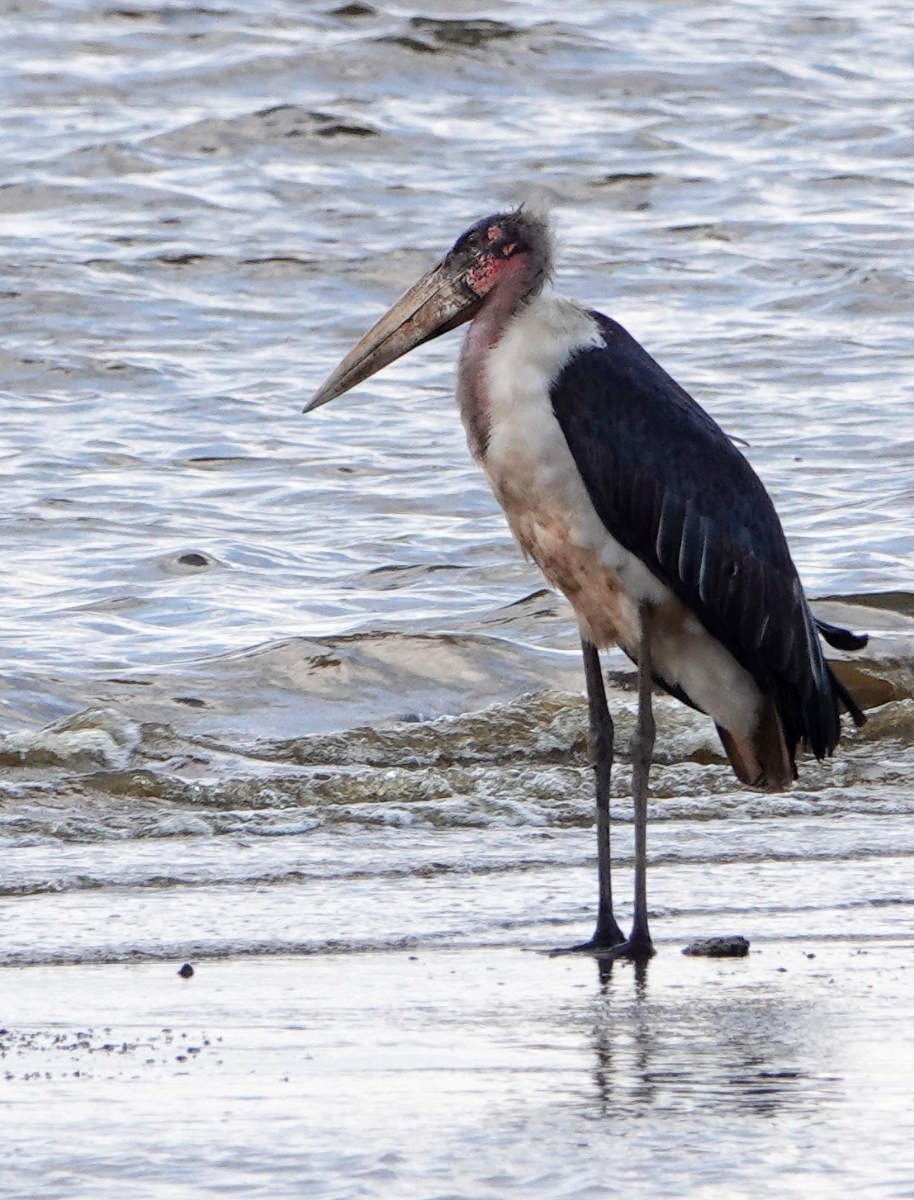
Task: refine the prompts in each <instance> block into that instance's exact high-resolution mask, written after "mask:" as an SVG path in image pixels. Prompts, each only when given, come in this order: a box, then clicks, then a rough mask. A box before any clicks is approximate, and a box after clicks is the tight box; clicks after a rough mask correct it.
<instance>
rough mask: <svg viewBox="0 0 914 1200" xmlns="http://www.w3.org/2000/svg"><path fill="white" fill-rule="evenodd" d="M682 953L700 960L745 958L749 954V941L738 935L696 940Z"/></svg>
mask: <svg viewBox="0 0 914 1200" xmlns="http://www.w3.org/2000/svg"><path fill="white" fill-rule="evenodd" d="M682 952H683V954H693V955H695V956H696V957H699V958H745V957H746V955H747V954H748V953H749V939H748V938H744V937H743V936H742V935H741V934H738V933H737V934H733V935H732V936H730V937H709V938H696V939H695V941H694V942H689V944H688V946H686V947H685V948H684V949H683V951H682Z"/></svg>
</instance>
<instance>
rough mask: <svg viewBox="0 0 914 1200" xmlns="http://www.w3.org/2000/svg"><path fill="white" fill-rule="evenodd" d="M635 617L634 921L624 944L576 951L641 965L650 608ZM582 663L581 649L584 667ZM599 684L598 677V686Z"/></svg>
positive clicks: (650, 741)
mask: <svg viewBox="0 0 914 1200" xmlns="http://www.w3.org/2000/svg"><path fill="white" fill-rule="evenodd" d="M639 616H640V618H641V640H640V643H639V646H638V719H637V721H636V723H635V732H634V734H633V735H632V743H631V753H632V807H633V809H634V819H635V914H634V920H633V922H632V931H631V933H630V934H629V936H628V939H627V940H626V941H623V942H620V943H618V944H612V943H609V944H607V945H606V947H605V949H601V948H600V947H599V946H597V945H589V946H582V947H580V949H582V950H587V949H593V950H594V951H596V952H597V953H599V954H600V958H601V959H604V960H607V961H611V960H612V959H616V958H630V959H633V960H634V961H635V962H636V963H645V962H647V960H648V959H649V958H650V957H651V956H652V955H653V953H654V943H653V942H652V941H651V935H650V930H649V929H648V923H647V784H648V779H649V777H650V772H651V756H652V755H653V752H654V714H653V711H652V709H651V684H652V680H651V609H650V607H649V606H648V605H647V604H642V605H641V607H640V609H639ZM594 653H596V652H594ZM586 661H587V654H586V650H585V664H586ZM602 682H603V681H602V678H601V680H600V686H601V687H602ZM604 703H605V697H604ZM607 849H608V846H607ZM595 936H596V935H595Z"/></svg>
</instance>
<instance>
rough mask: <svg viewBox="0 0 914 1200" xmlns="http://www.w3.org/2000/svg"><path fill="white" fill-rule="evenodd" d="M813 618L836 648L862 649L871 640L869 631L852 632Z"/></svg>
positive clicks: (830, 644)
mask: <svg viewBox="0 0 914 1200" xmlns="http://www.w3.org/2000/svg"><path fill="white" fill-rule="evenodd" d="M813 620H814V621H815V623H816V629H818V631H819V633H820V634H821V635H822V637H824V638H825V640H826V642H828V644H829V646H834V648H835V649H836V650H862V649H863V647H864V646H865V645H866V644H867V642H868V641H869V640H870V638H869V634H867V633H851V631H850V630H849V629H842V628H841V626H840V625H831V624H829V622H828V621H822V620H820V618H819V617H814V618H813ZM848 712H850V709H848Z"/></svg>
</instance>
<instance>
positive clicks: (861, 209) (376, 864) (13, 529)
mask: <svg viewBox="0 0 914 1200" xmlns="http://www.w3.org/2000/svg"><path fill="white" fill-rule="evenodd" d="M912 46H914V18H912V16H911V13H910V11H909V9H908V8H907V7H906V6H904V5H901V4H900V3H896V2H892V3H882V4H874V5H867V6H862V5H859V4H856V3H851V2H850V0H837V2H836V3H832V4H831V5H829V6H824V5H821V4H818V3H815V2H810V3H797V4H786V3H766V4H762V3H760V2H759V0H755V2H745V3H735V4H730V5H727V6H720V5H715V4H710V3H706V2H704V0H694V2H691V3H680V2H677V3H639V4H634V3H631V4H629V3H621V4H615V5H613V6H611V12H609V11H608V10H607V7H606V6H605V5H601V4H598V3H596V2H595V0H582V2H581V3H578V4H577V5H575V6H574V7H573V8H570V9H563V10H560V11H558V12H557V11H556V10H554V9H553V8H550V7H548V6H545V5H542V4H539V3H535V2H534V3H524V4H521V3H510V2H509V3H506V4H503V5H502V6H500V7H498V8H493V7H491V6H486V5H485V4H482V5H471V4H469V3H466V2H465V0H451V2H450V3H448V4H443V3H440V4H439V3H436V2H434V0H433V2H430V3H426V4H424V5H423V6H422V7H421V8H420V7H416V6H415V5H409V4H399V5H386V4H375V3H362V2H361V0H359V2H358V3H347V4H342V3H341V4H334V3H329V4H327V5H315V4H310V3H309V4H300V3H294V4H293V3H285V2H283V0H272V2H269V3H263V4H258V5H238V4H235V3H233V0H227V2H226V3H220V4H219V5H218V6H212V7H192V6H189V5H182V4H173V5H169V4H146V3H138V4H132V5H129V6H116V5H115V6H102V5H97V4H94V3H92V0H85V2H83V3H79V4H76V3H72V4H71V3H65V2H63V0H48V2H47V3H36V2H30V0H22V2H21V3H18V4H16V5H15V6H11V5H7V6H6V7H5V8H4V9H3V12H2V14H0V78H2V81H3V91H4V101H5V103H4V131H3V137H2V139H0V314H2V323H3V339H2V342H0V390H2V401H3V414H4V416H3V422H2V428H0V471H2V476H0V478H2V484H0V489H2V490H0V495H2V504H0V522H2V525H0V530H2V532H0V539H2V546H3V549H4V558H5V564H6V569H5V571H4V575H3V586H2V588H0V675H2V690H0V843H2V847H3V850H2V853H3V863H4V866H3V870H2V872H0V909H2V927H0V964H3V966H4V971H3V981H2V982H3V984H4V996H5V1004H4V1011H3V1013H0V1020H2V1022H3V1023H4V1028H3V1030H2V1031H0V1055H2V1064H3V1067H4V1078H5V1087H6V1089H7V1093H6V1094H7V1098H8V1099H9V1100H10V1101H11V1102H14V1103H15V1105H16V1106H17V1107H16V1108H15V1109H14V1112H15V1113H17V1114H18V1115H19V1118H20V1119H19V1120H16V1121H15V1122H14V1124H15V1135H14V1142H15V1149H16V1155H17V1157H16V1165H15V1166H14V1167H9V1168H7V1167H4V1166H0V1179H2V1180H3V1182H4V1188H5V1191H4V1194H8V1195H10V1196H20V1195H21V1196H28V1197H30V1200H31V1198H32V1197H35V1198H41V1200H49V1198H51V1197H58V1196H60V1197H64V1196H65V1197H67V1198H68V1200H69V1198H71V1197H75V1196H87V1197H92V1198H93V1200H98V1198H100V1197H107V1196H109V1195H110V1196H115V1195H117V1196H119V1195H122V1194H123V1192H124V1189H125V1188H127V1187H129V1189H130V1191H131V1194H132V1195H135V1196H137V1197H143V1196H149V1197H154V1198H156V1200H159V1198H161V1197H166V1196H176V1197H186V1196H189V1195H198V1194H199V1195H208V1194H210V1193H212V1194H219V1195H224V1194H226V1193H227V1191H229V1190H232V1191H234V1193H235V1194H238V1195H244V1196H252V1197H253V1196H265V1197H270V1198H271V1200H276V1198H277V1197H283V1196H287V1195H288V1196H293V1195H294V1196H299V1195H301V1194H302V1191H303V1189H304V1190H305V1191H307V1193H308V1194H309V1195H314V1196H326V1197H331V1196H343V1197H346V1198H347V1200H348V1198H349V1197H355V1196H366V1197H375V1196H378V1197H380V1196H383V1197H400V1196H404V1197H406V1196H410V1197H412V1196H416V1197H423V1198H425V1197H428V1198H430V1197H432V1196H435V1197H439V1196H440V1197H444V1196H448V1197H452V1196H453V1197H458V1196H459V1197H461V1198H465V1200H471V1198H472V1200H480V1198H482V1197H489V1196H492V1197H500V1196H504V1195H506V1194H518V1195H524V1196H530V1197H538V1198H539V1197H542V1198H543V1200H546V1198H554V1197H568V1198H569V1200H570V1198H572V1197H574V1198H575V1200H583V1198H585V1197H596V1196H601V1197H602V1196H604V1195H607V1194H614V1193H616V1192H618V1194H624V1195H645V1196H652V1195H657V1196H661V1195H662V1196H674V1195H689V1196H702V1197H704V1196H707V1197H717V1196H732V1195H746V1196H750V1195H758V1194H759V1193H760V1192H761V1191H762V1190H763V1189H764V1190H767V1191H771V1192H772V1193H773V1194H776V1195H798V1196H799V1195H803V1196H809V1195H835V1196H842V1195H847V1193H848V1192H849V1191H850V1190H851V1189H853V1188H862V1189H864V1190H865V1191H866V1192H867V1194H868V1195H872V1196H880V1197H881V1196H903V1195H910V1194H911V1191H910V1188H911V1184H910V1180H911V1178H912V1177H914V1163H912V1161H911V1154H910V1150H909V1146H910V1145H911V1144H914V1129H912V1128H911V1118H910V1115H909V1114H908V1109H909V1104H908V1100H907V1091H906V1088H908V1087H909V1085H908V1083H907V1082H906V1081H907V1080H909V1079H910V1072H911V1069H912V1064H914V1039H912V1037H911V1033H910V1030H911V1029H912V1028H914V994H912V990H911V981H910V978H909V974H910V967H911V951H912V948H914V940H912V937H911V913H912V905H914V889H912V884H911V869H912V862H914V790H912V786H911V779H912V773H914V517H912V507H914V471H912V466H911V464H912V459H914V435H912V429H914V424H912V417H911V411H912V398H914V394H912V383H911V379H912V357H914V353H912V352H914V333H912V323H911V312H912V300H914V286H912V282H914V250H912V245H911V229H912V228H914V168H912V165H911V164H912V162H914V99H912V97H914V52H912V49H911V47H912ZM529 196H535V197H537V198H538V199H539V200H540V201H543V200H545V201H546V202H548V203H550V204H551V205H552V207H553V209H554V219H555V224H556V228H557V231H558V238H559V255H558V269H557V277H556V287H557V289H558V290H559V291H561V292H564V293H566V294H569V295H572V296H575V297H577V298H579V299H581V300H584V301H586V302H587V303H588V304H590V305H593V306H595V307H597V308H599V309H601V310H602V311H604V312H607V313H610V314H611V315H613V316H614V317H616V318H617V319H619V320H620V321H622V323H623V324H625V325H626V326H627V327H628V328H629V329H630V330H631V331H632V332H633V333H634V334H635V335H636V336H637V337H638V338H639V339H640V340H641V341H642V342H643V343H644V344H645V345H646V346H647V347H648V349H649V350H650V351H651V352H652V353H653V354H654V355H655V356H656V357H657V358H659V359H660V360H661V362H662V363H663V364H664V365H665V366H666V367H667V368H668V369H669V370H670V371H671V372H672V374H674V375H675V376H676V378H677V379H679V380H680V382H681V383H682V384H683V385H684V386H685V387H686V388H687V389H688V390H689V391H691V392H692V393H693V394H694V395H695V396H696V398H698V399H699V400H700V401H701V402H702V403H703V404H704V405H705V406H706V407H707V408H708V409H709V411H711V412H712V414H713V415H714V416H715V417H716V418H717V419H718V420H719V421H720V423H721V424H722V425H723V426H724V428H725V429H727V431H728V432H730V433H731V434H732V435H734V436H736V437H738V438H741V439H743V440H744V441H745V442H747V443H748V448H747V449H746V450H745V453H746V454H747V455H748V457H749V458H750V459H751V461H752V462H753V464H754V465H755V467H756V469H757V470H758V472H759V473H760V474H761V476H762V478H763V479H764V481H765V482H766V484H767V486H768V488H769V490H770V491H771V494H772V496H773V497H774V499H775V502H776V504H777V507H778V509H779V511H780V513H781V515H782V518H783V521H784V524H785V527H786V529H787V532H788V536H789V538H790V541H791V545H792V548H793V551H794V555H795V558H796V561H797V564H798V566H799V568H800V572H801V575H802V577H803V579H804V582H805V583H806V586H807V589H808V591H809V593H810V595H811V596H812V597H813V598H814V600H815V602H816V604H817V606H818V608H817V611H819V612H821V613H822V615H823V616H825V617H826V618H827V619H830V620H835V621H840V622H842V623H847V624H849V625H851V626H852V627H854V628H858V629H863V630H866V631H868V632H869V633H870V634H871V640H870V644H869V646H868V648H867V650H866V651H865V652H863V654H861V655H858V656H856V658H855V660H854V662H849V661H848V662H846V663H844V664H842V665H840V666H839V668H838V669H839V670H840V671H841V672H842V674H843V676H844V677H845V678H846V680H847V681H848V683H849V685H850V686H851V687H852V688H854V690H855V692H856V694H857V695H858V696H859V697H860V699H861V700H862V701H863V702H864V703H865V705H866V706H867V708H868V709H869V711H870V721H869V723H868V724H867V726H866V727H865V728H864V729H863V730H861V731H859V732H854V733H851V734H849V736H848V739H847V741H846V743H845V745H844V747H843V748H842V750H841V752H840V753H839V755H838V756H837V757H836V758H835V759H834V760H833V761H831V762H829V763H825V764H816V763H809V762H804V763H803V764H801V777H800V781H799V783H798V785H797V787H796V788H795V789H794V791H793V792H792V793H790V794H788V795H784V796H760V795H756V794H753V793H749V792H746V791H744V790H741V789H739V788H738V786H737V785H736V782H735V780H734V779H733V777H732V775H731V774H730V772H729V768H727V767H726V766H725V764H724V762H723V760H722V758H721V755H720V750H719V745H718V743H717V741H716V738H715V735H714V732H713V729H711V728H709V726H708V724H707V722H705V721H704V720H703V719H702V718H700V717H698V716H696V715H695V714H692V713H690V712H687V711H686V710H684V709H683V708H681V707H680V706H677V705H676V704H674V703H673V702H670V701H663V700H661V701H659V702H658V706H657V707H658V720H659V724H660V733H661V736H660V741H659V743H658V763H657V767H656V770H655V774H654V797H653V800H652V818H653V823H652V830H651V835H650V848H651V857H652V867H651V883H650V887H651V901H652V910H653V914H654V915H653V920H654V932H655V937H656V940H657V941H658V944H659V946H660V950H661V958H660V960H659V961H658V962H656V963H654V964H652V965H651V966H650V967H649V969H648V973H647V977H646V978H636V976H635V974H634V972H632V971H631V970H629V969H627V968H616V970H615V974H612V973H610V974H609V975H607V974H606V972H605V971H604V972H603V973H602V975H601V973H600V972H599V971H598V969H597V967H596V965H595V964H594V963H592V962H589V961H588V962H585V963H577V962H569V960H567V959H562V960H554V959H548V958H545V957H542V956H540V955H536V954H534V953H531V951H534V950H540V949H543V948H547V947H549V946H552V945H555V944H557V943H559V944H562V943H566V944H567V943H568V942H569V941H571V940H574V939H576V938H580V937H583V936H586V934H587V933H588V932H589V928H590V923H591V920H592V908H593V891H594V881H593V861H592V860H593V844H592V843H593V832H592V828H591V825H592V814H591V799H590V783H589V778H588V768H587V764H586V755H585V718H586V714H585V711H584V709H583V707H582V697H581V686H582V685H581V679H580V673H579V665H578V651H577V641H576V637H575V634H574V629H573V625H572V622H571V620H570V618H569V614H568V611H567V609H566V607H565V605H564V602H563V601H561V600H559V599H558V598H557V597H555V596H553V595H552V594H551V593H548V592H545V591H543V590H542V584H541V580H540V578H539V577H538V575H537V573H536V571H535V569H534V568H533V567H532V566H531V565H530V564H526V563H524V562H523V561H521V560H520V559H519V556H518V554H517V551H516V549H515V547H514V546H513V544H512V542H511V539H510V537H509V535H508V533H507V530H506V527H505V525H504V521H503V518H502V517H501V515H500V513H499V512H498V510H497V507H496V505H495V502H494V500H493V499H492V497H491V495H490V494H489V492H488V489H487V487H486V485H485V483H484V481H483V479H482V478H481V476H480V475H479V473H478V470H477V469H476V468H475V467H474V466H473V464H472V463H471V461H470V459H469V455H468V453H467V450H466V447H465V444H464V437H463V432H462V429H461V428H460V423H459V421H458V419H457V417H456V414H455V411H454V402H453V398H452V385H453V374H454V360H455V358H456V354H457V351H458V346H459V335H457V334H454V335H450V336H449V337H446V338H442V339H441V340H439V341H436V342H434V343H432V344H430V345H429V346H428V347H426V348H424V349H423V350H421V351H420V352H417V353H416V354H414V355H411V356H410V357H409V358H408V359H406V360H404V361H402V362H401V363H399V364H397V365H395V366H394V367H391V368H389V369H388V370H387V371H386V372H384V373H382V374H381V375H380V376H378V377H376V378H374V379H372V380H370V381H368V382H367V383H366V384H364V385H362V386H361V387H360V388H359V389H357V391H356V392H355V393H353V394H352V395H350V396H347V397H345V398H343V399H340V400H339V401H337V402H336V403H335V404H333V405H332V406H330V407H328V408H325V409H322V410H321V411H320V412H318V413H315V414H313V415H309V416H308V417H305V416H303V415H302V414H301V411H300V410H301V407H302V405H303V403H304V402H305V401H306V400H307V398H308V397H309V395H310V394H311V392H312V391H313V390H314V388H315V387H316V386H317V385H318V384H319V383H320V382H321V381H322V380H323V378H324V377H325V376H326V374H327V373H328V372H329V370H330V369H331V368H332V367H333V366H334V365H335V364H336V362H337V361H338V360H339V358H340V357H341V355H342V354H343V353H344V352H345V350H347V349H348V348H349V346H350V345H351V344H352V342H353V340H354V339H355V337H357V336H358V334H360V333H361V332H362V331H363V330H364V329H365V328H366V327H367V325H368V324H370V323H371V322H372V321H373V320H374V319H375V317H377V315H379V313H380V312H381V311H382V310H383V309H384V308H385V307H386V306H387V305H388V304H389V303H390V301H391V300H392V299H393V298H394V297H395V296H396V295H398V294H399V293H400V291H402V290H403V289H404V288H405V287H406V286H407V285H408V284H410V283H411V282H412V281H413V280H414V279H415V278H416V276H417V275H418V274H419V273H420V272H421V271H422V270H424V269H425V268H426V267H427V266H428V265H430V264H431V263H432V262H433V261H434V260H435V259H436V258H437V257H438V256H439V255H440V254H441V252H442V251H443V250H444V249H446V248H447V246H448V245H450V243H451V242H452V241H453V240H454V238H455V237H456V236H457V234H459V233H460V232H461V231H462V229H463V228H465V227H466V226H467V225H468V224H469V223H470V222H471V221H473V220H474V219H476V218H477V217H479V216H481V215H484V214H485V213H487V212H489V211H492V210H493V209H496V208H498V207H502V206H505V205H506V204H513V203H516V202H518V201H519V200H521V199H523V198H525V197H529ZM607 665H608V669H609V672H610V684H611V693H612V697H611V698H612V702H613V707H614V709H615V711H616V713H617V717H618V726H619V742H620V745H621V747H622V748H623V750H624V747H625V744H626V741H627V733H628V730H629V728H630V723H631V715H632V712H633V697H632V693H631V690H630V683H631V681H630V678H629V675H628V668H627V666H626V664H625V662H624V661H623V660H622V659H621V657H617V656H609V657H608V661H607ZM628 781H629V767H628V763H627V761H626V756H625V754H624V753H623V755H622V761H621V762H620V764H619V767H618V770H617V772H616V777H615V797H616V798H614V802H613V812H614V817H615V819H616V826H617V832H618V836H617V838H616V850H617V855H618V860H619V884H618V888H619V894H620V896H621V898H622V910H623V916H624V917H627V916H628V906H627V899H628V896H627V889H628V886H629V866H630V849H631V847H630V826H629V812H628V805H627V803H626V799H625V796H626V792H627V787H628ZM732 932H741V933H743V934H744V935H746V936H747V937H750V938H751V939H752V942H753V951H752V954H751V955H750V958H749V960H747V961H746V962H743V963H728V964H709V963H704V962H702V963H696V962H695V961H694V960H688V959H682V958H681V957H680V956H679V953H678V950H679V947H681V946H682V945H683V944H684V943H685V942H686V941H688V940H689V938H691V937H693V936H696V935H698V934H705V933H732ZM186 959H192V960H193V961H194V963H195V964H196V966H197V973H196V976H195V977H194V978H193V979H191V980H187V981H184V980H179V979H178V978H177V976H176V975H175V973H174V972H175V969H176V968H177V966H179V965H180V964H181V962H182V961H184V960H186ZM179 988H180V989H183V990H177V989H179ZM874 1031H879V1036H876V1035H875V1033H874ZM182 1038H183V1040H184V1041H185V1042H186V1043H187V1044H188V1045H190V1044H191V1043H192V1045H193V1052H192V1053H185V1052H183V1047H182V1046H181V1045H180V1043H181V1041H182ZM188 1039H189V1040H188ZM220 1046H221V1050H220V1052H219V1054H218V1055H217V1053H216V1048H217V1047H220ZM176 1111H183V1112H184V1116H183V1117H182V1120H181V1121H180V1122H176V1121H175V1120H174V1113H175V1112H176ZM406 1130H409V1131H411V1133H410V1136H409V1138H408V1139H407V1138H406V1135H405V1133H404V1131H406ZM855 1139H856V1141H857V1142H858V1143H859V1144H860V1145H865V1147H866V1152H865V1153H861V1154H854V1155H852V1156H848V1155H847V1153H846V1151H847V1149H848V1147H849V1146H850V1145H851V1144H853V1143H854V1142H855ZM709 1147H713V1149H714V1153H713V1154H711V1155H710V1157H709V1154H708V1150H709ZM4 1171H6V1173H7V1178H6V1179H3V1173H4Z"/></svg>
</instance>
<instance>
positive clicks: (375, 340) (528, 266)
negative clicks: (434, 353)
mask: <svg viewBox="0 0 914 1200" xmlns="http://www.w3.org/2000/svg"><path fill="white" fill-rule="evenodd" d="M551 265H552V247H551V239H550V235H549V226H548V223H547V221H546V220H545V219H544V218H543V217H541V216H538V215H535V214H534V213H531V212H525V211H524V210H523V209H517V210H516V211H514V212H506V213H496V214H495V215H494V216H491V217H484V218H483V219H482V220H481V221H477V222H476V223H475V225H471V226H470V228H469V229H468V230H467V231H466V233H462V234H461V235H460V237H459V238H458V239H457V241H456V242H455V243H454V245H453V246H452V247H451V249H450V250H449V251H448V252H447V254H446V255H445V256H444V258H443V259H442V260H441V262H440V263H438V265H437V266H435V267H433V268H432V270H431V271H429V272H428V273H427V274H426V275H423V276H422V278H421V279H420V280H418V282H417V283H414V284H413V286H412V287H411V288H410V289H409V291H408V292H406V293H405V295H403V296H401V297H400V299H399V300H398V301H397V302H396V304H395V305H394V306H393V308H391V309H390V311H389V312H387V313H385V315H384V316H383V317H382V318H381V319H380V321H378V322H377V324H375V325H373V326H372V328H371V329H369V331H368V332H367V333H366V334H365V335H364V337H363V338H362V339H361V340H360V341H359V343H358V344H357V345H356V346H355V347H354V348H353V349H352V350H350V352H349V353H348V354H347V355H346V357H345V358H344V359H343V361H342V362H341V363H340V365H339V366H338V367H337V368H336V370H335V371H334V372H333V374H332V375H331V376H330V377H329V379H328V380H327V381H326V383H325V384H324V385H323V387H321V388H319V389H318V391H317V392H315V394H314V396H313V397H312V399H311V401H310V402H309V404H308V405H307V407H306V408H305V412H310V411H311V409H312V408H318V407H319V406H320V405H321V404H326V403H327V401H328V400H333V399H334V397H336V396H340V395H342V394H343V392H348V391H349V389H350V388H352V387H355V385H356V384H357V383H361V382H362V380H363V379H367V378H368V377H369V376H370V375H374V373H375V372H376V371H380V369H381V368H382V367H386V366H387V364H388V363H392V362H393V361H394V359H397V358H401V357H402V356H403V355H404V354H407V353H408V352H409V351H410V350H412V349H413V348H414V347H416V346H420V345H421V344H422V343H423V342H428V341H431V339H432V338H436V337H438V336H439V335H440V334H442V333H447V332H448V330H450V329H456V328H457V326H458V325H463V324H464V323H465V322H466V321H470V320H472V319H473V317H475V316H476V314H477V313H478V312H479V311H480V310H481V309H482V307H483V306H484V305H485V304H487V303H489V302H490V301H491V300H493V299H494V297H495V296H496V294H498V295H500V296H503V297H505V298H506V299H507V300H509V301H510V306H511V307H512V308H513V307H516V305H518V304H521V303H523V301H524V300H526V299H527V298H528V297H529V296H531V295H535V294H536V292H538V291H539V290H540V288H541V287H542V286H543V283H544V282H545V281H546V279H547V278H548V275H549V272H550V270H551Z"/></svg>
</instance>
